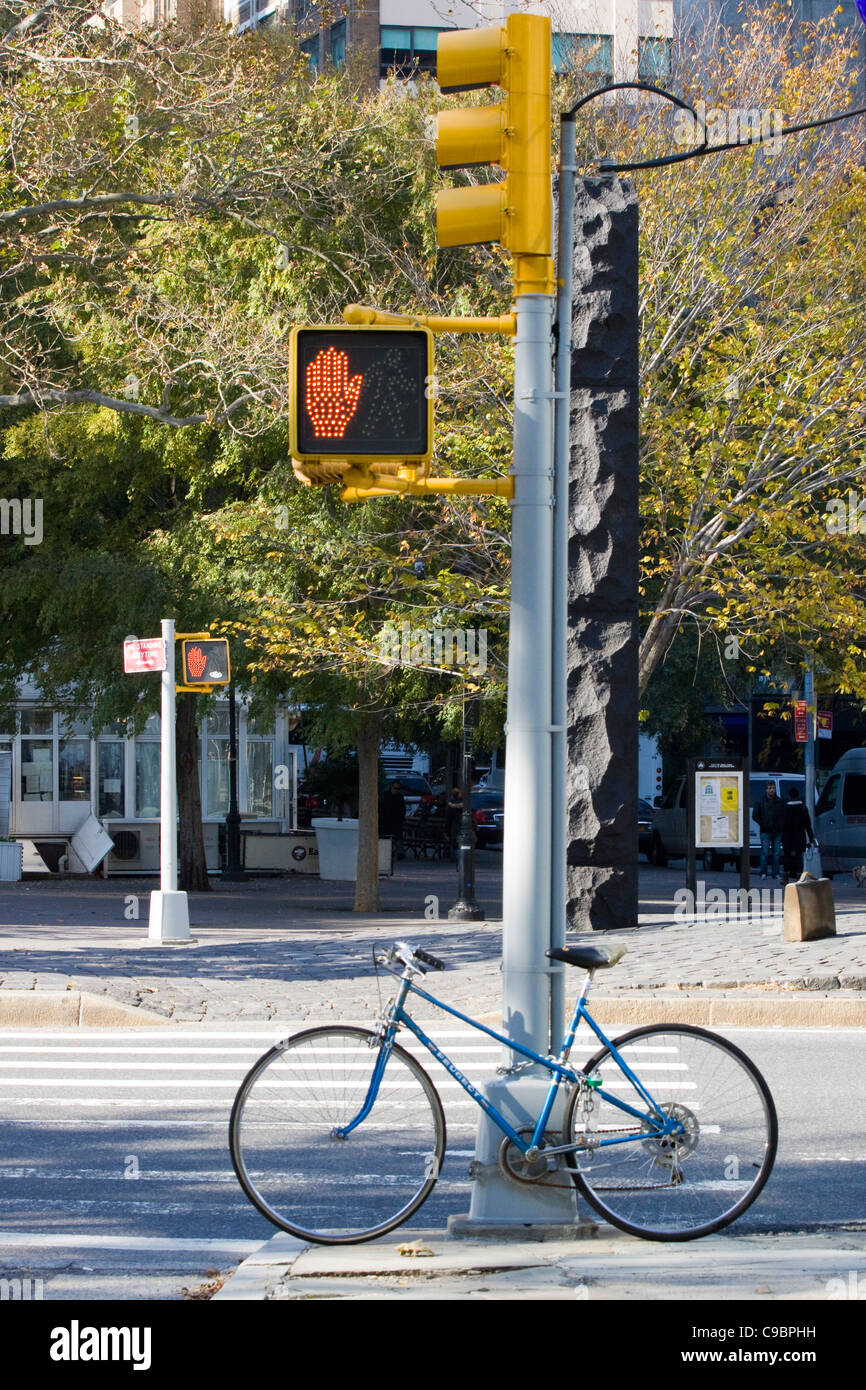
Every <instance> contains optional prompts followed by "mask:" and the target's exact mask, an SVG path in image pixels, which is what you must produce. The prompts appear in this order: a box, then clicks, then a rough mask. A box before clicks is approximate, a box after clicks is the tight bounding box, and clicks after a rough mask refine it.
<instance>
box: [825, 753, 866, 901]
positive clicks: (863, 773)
mask: <svg viewBox="0 0 866 1390" xmlns="http://www.w3.org/2000/svg"><path fill="white" fill-rule="evenodd" d="M815 834H816V836H817V838H818V844H819V846H820V848H821V865H822V868H823V870H824V873H825V874H828V875H832V874H838V873H844V871H845V870H846V869H853V868H856V867H857V866H858V865H859V864H866V748H851V749H849V751H848V752H847V753H843V755H842V757H841V758H840V759H839V761H838V763H837V764H836V766H835V767H834V768H833V771H832V772H831V773H830V776H829V777H828V779H827V781H826V783H825V785H824V790H823V791H822V792H821V795H820V797H819V799H818V805H817V806H816V807H815Z"/></svg>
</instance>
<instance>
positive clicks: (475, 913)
mask: <svg viewBox="0 0 866 1390" xmlns="http://www.w3.org/2000/svg"><path fill="white" fill-rule="evenodd" d="M486 916H487V913H486V912H485V911H484V908H483V907H479V905H478V903H477V902H475V900H474V898H458V900H457V902H456V903H455V904H454V906H453V907H449V909H448V920H449V922H483V921H484V918H485V917H486Z"/></svg>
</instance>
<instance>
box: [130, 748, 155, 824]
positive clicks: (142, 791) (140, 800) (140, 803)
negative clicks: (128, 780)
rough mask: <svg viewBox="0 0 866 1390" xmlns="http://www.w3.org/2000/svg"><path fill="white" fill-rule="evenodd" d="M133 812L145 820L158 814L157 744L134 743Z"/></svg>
mask: <svg viewBox="0 0 866 1390" xmlns="http://www.w3.org/2000/svg"><path fill="white" fill-rule="evenodd" d="M135 814H136V816H141V817H143V818H144V819H146V820H152V819H155V818H156V817H157V816H158V815H159V744H158V743H155V742H154V743H150V742H143V741H141V740H138V739H136V743H135Z"/></svg>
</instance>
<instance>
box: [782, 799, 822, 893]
mask: <svg viewBox="0 0 866 1390" xmlns="http://www.w3.org/2000/svg"><path fill="white" fill-rule="evenodd" d="M814 843H815V832H814V831H813V829H812V821H811V818H810V816H809V812H808V810H807V808H806V803H805V802H804V801H803V798H802V797H801V796H800V793H799V791H798V790H797V788H796V787H792V788H791V790H790V791H789V792H788V803H787V805H786V806H785V818H784V823H783V825H782V853H783V855H784V858H785V882H786V883H787V882H789V880H791V879H794V878H799V877H800V875H801V873H802V872H803V851H804V849H805V848H806V846H807V845H812V844H814Z"/></svg>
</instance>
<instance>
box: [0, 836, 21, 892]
mask: <svg viewBox="0 0 866 1390" xmlns="http://www.w3.org/2000/svg"><path fill="white" fill-rule="evenodd" d="M23 863H24V846H23V845H20V844H17V843H16V844H0V883H17V882H18V880H19V879H20V878H21V869H22V865H23Z"/></svg>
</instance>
